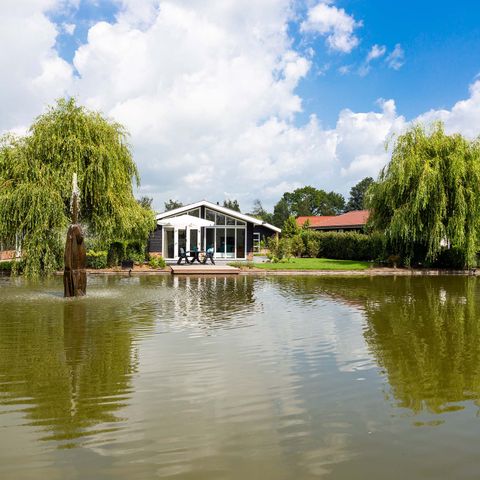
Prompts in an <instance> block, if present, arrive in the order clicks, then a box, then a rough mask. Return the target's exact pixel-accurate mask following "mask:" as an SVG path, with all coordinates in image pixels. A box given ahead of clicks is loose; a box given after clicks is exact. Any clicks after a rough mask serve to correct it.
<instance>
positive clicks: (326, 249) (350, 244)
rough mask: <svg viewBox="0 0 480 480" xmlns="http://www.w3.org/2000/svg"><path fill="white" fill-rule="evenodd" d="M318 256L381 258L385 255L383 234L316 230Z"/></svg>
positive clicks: (344, 258)
mask: <svg viewBox="0 0 480 480" xmlns="http://www.w3.org/2000/svg"><path fill="white" fill-rule="evenodd" d="M316 233H317V235H316V240H317V242H318V245H319V247H318V253H317V256H318V257H324V258H333V259H343V260H379V259H382V258H383V257H384V255H385V242H384V237H383V236H382V235H381V234H375V235H365V234H363V233H356V232H344V233H339V232H316Z"/></svg>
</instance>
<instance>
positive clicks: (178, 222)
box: [148, 200, 281, 260]
mask: <svg viewBox="0 0 480 480" xmlns="http://www.w3.org/2000/svg"><path fill="white" fill-rule="evenodd" d="M187 215H188V216H187ZM192 217H194V218H192ZM156 218H157V227H156V229H155V231H154V232H153V233H152V234H151V235H150V239H149V242H148V250H149V252H150V253H156V254H159V255H162V256H163V257H164V258H165V259H167V260H174V259H177V258H178V254H179V251H180V248H183V249H184V250H186V251H189V250H192V249H193V248H195V247H196V248H198V249H199V250H206V249H207V248H210V247H212V248H213V249H214V252H215V258H216V259H222V258H224V259H228V260H247V259H248V260H251V259H253V252H254V251H256V249H257V247H258V245H259V242H260V241H261V240H262V239H266V238H268V237H270V236H272V235H277V234H279V233H280V232H281V229H280V228H277V227H275V226H274V225H270V224H269V223H266V222H264V221H263V220H260V219H258V218H255V217H252V216H250V215H245V214H243V213H240V212H237V211H235V210H231V209H229V208H225V207H222V206H220V205H218V204H215V203H211V202H208V201H206V200H202V201H200V202H196V203H192V204H190V205H185V206H184V207H180V208H176V209H174V210H169V211H167V212H163V213H160V214H158V215H157V217H156ZM195 218H196V219H197V220H195Z"/></svg>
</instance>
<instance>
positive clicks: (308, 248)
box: [305, 238, 319, 258]
mask: <svg viewBox="0 0 480 480" xmlns="http://www.w3.org/2000/svg"><path fill="white" fill-rule="evenodd" d="M305 252H306V254H307V256H308V257H310V258H315V257H318V252H319V244H318V240H317V239H316V238H308V239H307V242H306V245H305Z"/></svg>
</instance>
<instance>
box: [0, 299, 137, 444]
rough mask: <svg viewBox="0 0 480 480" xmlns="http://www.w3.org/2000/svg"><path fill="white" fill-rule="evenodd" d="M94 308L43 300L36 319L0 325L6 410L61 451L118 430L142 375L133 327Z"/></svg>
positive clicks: (111, 309) (0, 382)
mask: <svg viewBox="0 0 480 480" xmlns="http://www.w3.org/2000/svg"><path fill="white" fill-rule="evenodd" d="M90 307H91V306H89V304H88V303H87V302H84V301H83V299H81V300H70V301H64V302H61V303H60V302H43V304H42V302H39V304H37V305H36V310H35V313H34V314H33V312H30V315H29V316H28V315H22V317H21V318H19V317H17V316H12V317H10V318H11V319H12V321H8V320H9V318H5V317H3V318H2V322H0V352H1V355H0V374H1V375H0V392H1V396H0V404H1V405H4V406H8V405H10V406H12V407H13V406H15V410H16V411H21V412H22V413H24V415H25V418H26V420H27V421H26V423H25V425H28V426H33V427H39V428H40V429H41V430H45V431H46V432H47V433H46V434H45V435H43V436H42V438H43V439H45V440H57V441H60V442H61V443H60V446H61V447H69V446H72V445H73V444H74V443H75V440H76V439H80V438H82V437H88V436H91V435H93V434H94V433H95V434H98V433H106V432H109V431H110V432H113V431H115V429H116V428H117V427H116V426H115V423H117V422H118V421H119V420H120V417H118V416H117V415H116V413H117V412H118V410H119V409H121V408H122V407H123V406H124V405H125V402H127V401H128V398H129V396H130V394H131V391H130V387H131V375H132V373H134V372H135V371H136V364H137V358H136V357H137V352H136V349H135V348H134V347H133V336H132V331H131V324H129V322H128V321H127V319H126V318H122V317H121V316H119V315H116V314H115V308H116V307H115V305H113V304H111V303H110V305H109V306H104V307H103V308H102V309H96V308H90ZM11 308H13V309H14V308H15V306H14V305H11ZM17 308H18V309H22V307H21V306H17ZM23 308H24V307H23ZM25 313H26V311H25ZM33 316H34V317H35V318H34V319H33V318H32V317H33ZM9 411H10V412H11V410H9ZM100 424H101V425H102V426H101V427H99V425H100Z"/></svg>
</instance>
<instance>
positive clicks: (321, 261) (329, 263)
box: [254, 258, 372, 270]
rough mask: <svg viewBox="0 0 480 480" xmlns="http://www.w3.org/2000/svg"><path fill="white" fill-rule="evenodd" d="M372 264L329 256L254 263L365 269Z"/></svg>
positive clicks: (295, 267) (279, 267)
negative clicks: (333, 258) (334, 258)
mask: <svg viewBox="0 0 480 480" xmlns="http://www.w3.org/2000/svg"><path fill="white" fill-rule="evenodd" d="M371 265H372V264H371V263H369V262H360V261H355V260H332V259H329V258H292V259H290V261H289V262H279V263H255V264H254V266H255V267H256V268H262V269H264V270H365V269H367V268H370V266H371Z"/></svg>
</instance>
